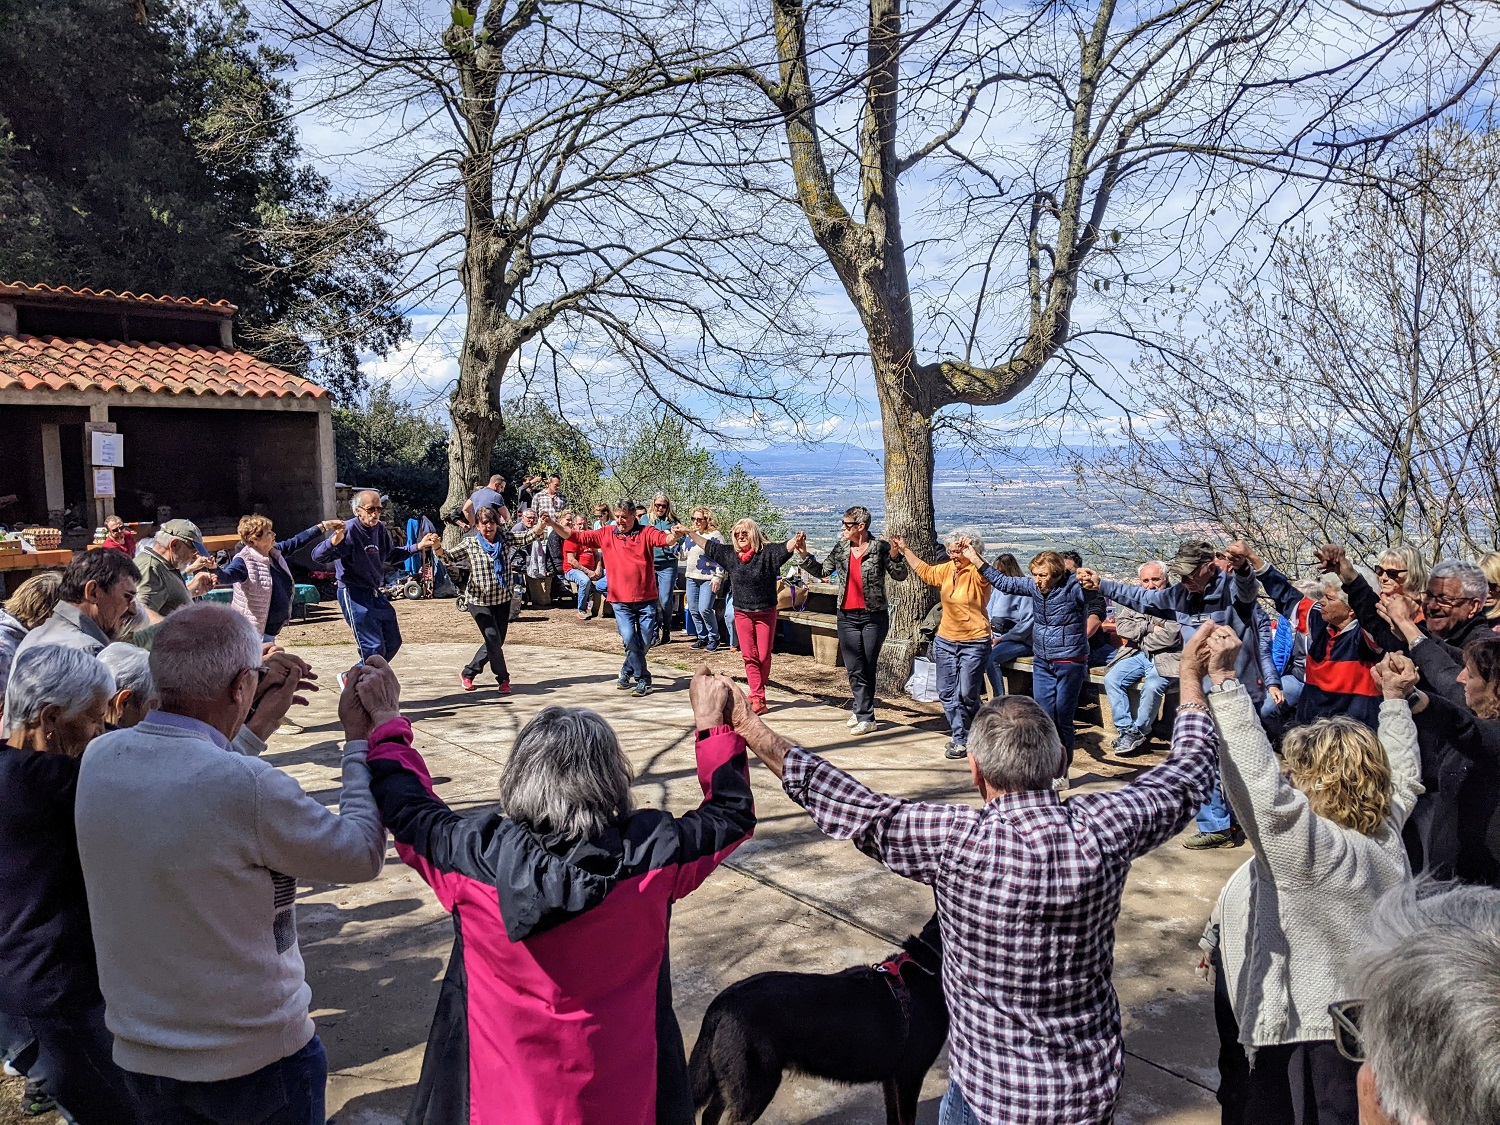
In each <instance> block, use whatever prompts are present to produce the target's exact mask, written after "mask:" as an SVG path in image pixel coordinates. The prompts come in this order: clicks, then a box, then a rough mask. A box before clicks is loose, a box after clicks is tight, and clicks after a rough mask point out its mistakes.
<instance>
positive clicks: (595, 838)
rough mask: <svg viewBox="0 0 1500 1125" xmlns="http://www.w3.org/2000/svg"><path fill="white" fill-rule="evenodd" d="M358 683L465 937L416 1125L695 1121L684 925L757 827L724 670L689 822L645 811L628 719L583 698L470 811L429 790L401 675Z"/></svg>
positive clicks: (401, 806)
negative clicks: (636, 798)
mask: <svg viewBox="0 0 1500 1125" xmlns="http://www.w3.org/2000/svg"><path fill="white" fill-rule="evenodd" d="M358 690H359V698H360V702H361V703H362V704H363V705H364V707H365V709H366V710H368V711H369V712H370V715H371V718H372V720H373V722H374V723H375V724H376V725H375V726H374V727H373V728H372V729H371V732H370V739H369V762H370V773H371V788H372V790H373V791H374V794H375V799H376V801H377V802H378V803H379V805H380V813H381V816H382V817H383V819H384V821H385V824H386V827H387V828H389V829H390V831H391V834H392V835H393V836H395V838H396V848H397V851H398V852H399V853H400V855H401V858H402V860H404V861H405V862H406V863H407V864H408V865H409V866H411V867H412V868H414V869H415V870H416V871H417V872H418V874H420V875H421V876H422V878H423V879H425V880H426V881H427V882H428V884H429V885H431V887H432V889H433V890H434V891H435V892H436V894H437V896H438V901H439V902H441V903H442V904H443V906H444V907H445V908H447V909H448V910H449V911H451V912H452V913H453V915H454V929H455V931H456V936H455V938H454V944H453V955H452V956H453V963H452V964H451V965H450V966H449V969H448V973H447V975H446V976H445V977H444V978H443V985H442V991H441V994H440V995H439V998H438V1004H437V1014H436V1016H435V1017H434V1019H433V1025H432V1031H431V1033H430V1035H429V1036H428V1040H427V1043H428V1049H427V1054H426V1056H425V1058H424V1059H423V1061H422V1075H421V1078H420V1079H419V1081H418V1083H417V1091H416V1096H415V1101H414V1103H413V1105H412V1108H411V1111H410V1112H409V1113H408V1115H407V1117H406V1120H407V1122H408V1123H409V1125H463V1123H466V1122H471V1121H472V1122H478V1121H505V1122H507V1123H509V1125H556V1123H558V1122H564V1121H565V1122H568V1123H569V1125H656V1123H657V1122H658V1121H674V1122H676V1121H681V1122H689V1121H691V1120H692V1099H691V1097H690V1095H689V1092H688V1088H687V1067H686V1061H685V1059H684V1056H683V1048H682V1037H681V1033H680V1032H679V1031H678V1028H677V1020H676V1018H675V1016H674V1015H673V1012H672V990H671V973H670V966H669V963H668V951H667V944H668V943H667V932H668V918H669V916H670V913H671V908H672V903H674V902H676V901H677V900H678V899H680V898H682V897H683V896H684V895H686V894H688V893H690V892H692V891H693V890H696V889H697V888H698V887H699V886H700V885H702V883H703V881H704V880H705V879H706V878H707V877H708V875H709V873H710V872H712V871H713V869H714V868H715V867H717V866H718V865H719V863H721V862H722V861H723V860H724V859H725V857H727V856H728V855H729V854H730V852H732V851H733V850H734V849H735V848H736V847H738V846H739V845H740V844H741V843H743V842H744V841H745V840H746V839H748V838H749V836H750V833H751V831H752V830H753V828H754V826H755V808H754V802H753V800H752V798H751V794H750V775H749V771H748V769H747V767H746V762H745V742H744V739H743V738H741V737H740V736H739V735H737V734H735V733H734V731H733V730H732V729H731V728H730V722H731V719H732V717H733V711H734V692H733V689H732V688H731V687H730V685H729V683H728V682H727V680H724V679H716V678H714V677H712V676H710V675H709V674H708V672H707V671H706V670H704V669H700V670H699V671H698V673H697V675H695V676H694V677H693V680H692V683H691V684H690V686H689V691H688V698H689V700H690V701H691V704H692V708H693V718H694V721H695V723H696V724H697V731H698V736H697V741H696V744H695V745H696V755H697V772H698V780H699V783H700V785H701V786H702V787H703V796H704V800H703V803H702V804H700V805H699V806H698V808H697V809H695V810H694V811H692V812H689V813H685V814H684V815H682V816H680V817H673V816H672V815H671V814H670V813H668V812H666V811H665V810H662V809H639V810H638V809H636V808H635V806H634V802H633V801H632V798H631V793H630V782H631V775H632V770H631V767H630V762H629V760H628V759H627V758H626V757H625V755H624V753H623V752H622V751H621V749H620V744H619V741H618V740H617V739H616V738H615V734H614V731H612V730H611V729H610V727H609V724H608V723H607V722H605V721H604V719H603V718H601V717H600V716H599V715H597V714H595V713H594V712H593V711H588V710H584V709H583V708H572V707H548V708H546V709H545V710H543V711H542V712H541V713H540V714H538V715H537V716H536V718H534V719H532V720H531V722H529V723H527V724H526V726H525V727H524V728H522V730H521V733H520V734H519V735H518V736H517V737H516V743H515V747H514V749H512V751H511V754H510V757H509V759H508V760H507V761H506V763H505V767H504V769H503V770H502V771H501V773H500V786H499V798H500V811H498V812H488V813H483V814H480V815H477V816H476V815H468V816H461V815H459V814H458V813H456V812H454V811H452V810H451V809H449V808H448V806H447V805H445V804H444V803H443V802H442V801H441V800H440V799H439V798H438V797H437V796H436V795H434V793H433V788H432V779H431V777H430V775H429V774H428V771H427V766H426V764H425V763H424V762H423V761H422V757H421V755H420V754H418V753H417V752H416V750H414V749H413V748H412V733H411V724H410V723H408V722H407V721H406V720H405V719H403V718H401V717H400V715H399V713H398V710H397V696H398V694H399V687H398V685H397V684H396V680H395V676H394V675H392V674H391V673H390V671H389V669H384V668H380V669H377V670H376V671H375V672H374V673H366V675H365V676H363V677H361V678H360V680H359V685H358Z"/></svg>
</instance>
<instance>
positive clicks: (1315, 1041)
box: [1208, 626, 1422, 1125]
mask: <svg viewBox="0 0 1500 1125" xmlns="http://www.w3.org/2000/svg"><path fill="white" fill-rule="evenodd" d="M1240 647H1241V642H1240V640H1239V638H1238V637H1236V636H1234V634H1233V630H1231V629H1230V628H1228V627H1227V626H1224V627H1221V628H1220V629H1219V630H1218V631H1217V633H1216V634H1215V635H1214V637H1213V638H1211V639H1210V641H1209V649H1210V656H1209V666H1208V674H1209V678H1210V680H1212V682H1213V685H1214V687H1213V690H1212V691H1211V692H1210V694H1209V696H1208V701H1209V708H1210V710H1211V711H1212V713H1213V717H1214V721H1215V723H1216V724H1217V725H1218V728H1219V760H1220V769H1221V773H1222V777H1223V785H1224V791H1225V793H1226V795H1227V796H1228V798H1229V803H1230V805H1231V807H1232V808H1233V809H1234V811H1235V814H1236V818H1237V820H1238V822H1239V824H1240V825H1241V827H1242V828H1243V829H1244V831H1245V835H1246V837H1247V838H1248V840H1249V842H1250V846H1251V848H1252V849H1253V850H1254V856H1253V857H1252V858H1251V859H1250V860H1249V861H1248V864H1247V867H1248V874H1246V873H1244V871H1243V870H1242V872H1241V873H1239V874H1237V875H1236V876H1235V877H1233V878H1231V880H1230V883H1229V885H1228V886H1227V887H1226V889H1225V893H1224V895H1223V896H1221V899H1220V902H1219V907H1218V915H1219V932H1220V942H1221V946H1220V952H1221V957H1222V961H1223V967H1224V972H1225V977H1226V983H1227V986H1228V991H1229V997H1230V1001H1231V1004H1232V1006H1233V1009H1234V1013H1235V1016H1236V1019H1237V1021H1238V1025H1239V1041H1240V1043H1241V1044H1242V1045H1243V1046H1244V1047H1245V1048H1246V1050H1247V1051H1251V1052H1253V1053H1254V1065H1253V1067H1252V1068H1251V1070H1250V1072H1249V1076H1248V1078H1247V1079H1246V1080H1245V1081H1246V1082H1247V1087H1246V1089H1245V1091H1244V1094H1245V1111H1244V1120H1245V1121H1247V1122H1255V1123H1256V1125H1281V1123H1283V1122H1285V1123H1288V1125H1290V1123H1291V1122H1293V1121H1297V1122H1304V1121H1317V1122H1319V1125H1355V1123H1356V1122H1357V1121H1358V1116H1359V1115H1358V1108H1357V1099H1356V1092H1355V1074H1356V1072H1357V1070H1358V1068H1357V1066H1355V1065H1353V1064H1351V1063H1349V1062H1348V1061H1347V1060H1346V1059H1344V1058H1342V1057H1341V1056H1340V1055H1339V1052H1338V1050H1337V1048H1336V1047H1335V1045H1334V1028H1333V1020H1332V1017H1330V1015H1329V1014H1328V1006H1329V1004H1331V1003H1333V1002H1334V1001H1336V1000H1339V999H1341V998H1342V997H1344V996H1346V995H1348V993H1347V992H1346V991H1345V986H1346V983H1347V982H1346V981H1345V980H1344V979H1343V978H1344V973H1345V971H1346V969H1347V967H1348V964H1349V962H1350V959H1351V957H1352V956H1353V954H1354V953H1355V951H1356V949H1357V948H1358V947H1359V944H1360V942H1361V939H1362V938H1363V936H1364V934H1365V933H1366V932H1367V930H1368V928H1369V925H1370V917H1371V912H1372V910H1373V908H1374V905H1375V901H1376V899H1378V898H1379V897H1380V896H1381V895H1382V894H1383V893H1384V892H1386V891H1387V890H1389V889H1391V888H1392V887H1396V886H1399V885H1400V884H1401V883H1402V882H1403V881H1404V880H1406V879H1409V878H1410V877H1411V870H1410V868H1409V867H1408V864H1407V857H1406V850H1405V848H1404V846H1403V845H1402V841H1401V829H1402V826H1403V825H1404V824H1405V823H1406V819H1407V817H1408V816H1409V815H1410V814H1411V811H1412V808H1413V807H1414V806H1415V804H1416V800H1417V795H1418V794H1419V793H1420V792H1421V791H1422V786H1421V782H1420V780H1419V772H1418V767H1417V731H1416V727H1415V725H1414V724H1413V723H1412V717H1411V710H1410V708H1409V706H1408V704H1407V697H1408V696H1409V695H1410V694H1411V692H1412V689H1413V688H1415V687H1416V683H1417V672H1416V668H1415V667H1413V665H1412V663H1411V661H1410V660H1408V659H1407V658H1406V657H1404V656H1401V655H1400V654H1396V655H1392V656H1388V657H1386V658H1385V659H1384V660H1383V661H1382V662H1381V663H1380V664H1378V665H1376V667H1375V669H1374V675H1375V678H1376V681H1377V682H1378V684H1379V685H1380V690H1381V696H1382V702H1381V704H1380V717H1379V733H1378V735H1377V733H1376V732H1375V731H1372V730H1371V729H1370V728H1369V727H1367V726H1365V725H1364V724H1363V723H1360V722H1356V721H1355V720H1353V719H1351V718H1349V717H1347V716H1336V717H1333V718H1324V719H1318V720H1316V721H1315V722H1312V723H1309V724H1307V725H1305V726H1300V727H1295V728H1293V729H1292V730H1290V731H1288V732H1287V734H1286V737H1285V738H1284V739H1283V741H1282V746H1281V756H1280V757H1279V758H1278V757H1277V755H1276V753H1275V752H1274V751H1273V750H1272V748H1271V744H1270V742H1269V740H1268V739H1267V738H1266V734H1265V731H1264V729H1263V728H1262V727H1261V724H1260V721H1259V718H1258V716H1257V714H1256V707H1255V704H1254V702H1253V701H1252V700H1251V698H1250V695H1249V693H1248V692H1247V691H1246V689H1245V688H1244V686H1242V685H1241V684H1239V683H1238V682H1237V681H1236V680H1235V679H1234V675H1235V662H1236V660H1237V658H1238V656H1239V653H1240Z"/></svg>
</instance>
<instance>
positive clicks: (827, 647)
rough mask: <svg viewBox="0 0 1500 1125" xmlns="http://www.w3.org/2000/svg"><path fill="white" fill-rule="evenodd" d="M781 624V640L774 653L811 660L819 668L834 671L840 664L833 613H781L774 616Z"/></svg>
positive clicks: (836, 629)
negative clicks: (810, 658)
mask: <svg viewBox="0 0 1500 1125" xmlns="http://www.w3.org/2000/svg"><path fill="white" fill-rule="evenodd" d="M777 620H778V621H780V622H782V623H783V626H784V627H783V628H782V630H781V636H780V638H779V640H778V643H777V645H776V646H775V650H776V651H777V652H791V653H797V654H799V655H802V656H811V657H812V658H813V659H814V660H816V661H817V662H818V663H819V664H826V665H828V667H830V668H837V667H840V666H841V665H842V664H843V661H842V660H841V659H840V658H839V625H838V618H837V617H836V616H835V615H834V614H832V613H818V612H815V611H812V610H806V609H784V610H782V611H781V612H780V613H779V614H777Z"/></svg>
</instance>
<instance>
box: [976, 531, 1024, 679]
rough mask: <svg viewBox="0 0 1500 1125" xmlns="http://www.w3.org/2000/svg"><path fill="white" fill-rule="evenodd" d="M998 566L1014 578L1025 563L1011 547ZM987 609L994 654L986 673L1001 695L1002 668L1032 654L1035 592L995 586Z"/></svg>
mask: <svg viewBox="0 0 1500 1125" xmlns="http://www.w3.org/2000/svg"><path fill="white" fill-rule="evenodd" d="M994 567H995V569H996V570H998V571H999V572H1000V573H1001V574H1004V575H1008V576H1009V577H1011V578H1020V577H1021V564H1020V563H1019V562H1017V561H1016V556H1015V555H1013V554H1011V553H1010V552H1009V551H1004V552H1002V553H1001V554H998V555H996V556H995V562H994ZM984 611H985V613H986V614H987V615H988V616H989V619H990V654H989V657H988V659H987V661H986V664H985V670H984V674H985V675H986V676H988V677H989V681H990V694H991V696H992V697H993V698H995V699H999V698H1000V696H1002V695H1004V694H1005V679H1004V676H1003V675H1002V673H1001V669H1002V668H1003V667H1004V666H1005V665H1007V664H1009V663H1010V662H1011V661H1012V660H1019V659H1020V658H1021V657H1023V656H1030V655H1031V626H1032V622H1031V596H1030V595H1029V594H1007V593H1006V592H1005V591H1004V590H996V589H993V588H991V590H990V600H989V601H988V602H987V603H985V608H984Z"/></svg>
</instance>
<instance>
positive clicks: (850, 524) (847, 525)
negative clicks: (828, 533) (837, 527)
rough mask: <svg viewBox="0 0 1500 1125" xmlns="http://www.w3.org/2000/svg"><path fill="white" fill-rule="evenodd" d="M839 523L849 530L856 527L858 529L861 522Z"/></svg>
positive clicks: (841, 521)
mask: <svg viewBox="0 0 1500 1125" xmlns="http://www.w3.org/2000/svg"><path fill="white" fill-rule="evenodd" d="M839 523H840V524H842V525H843V526H844V527H849V528H854V527H858V526H859V521H858V520H840V521H839Z"/></svg>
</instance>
